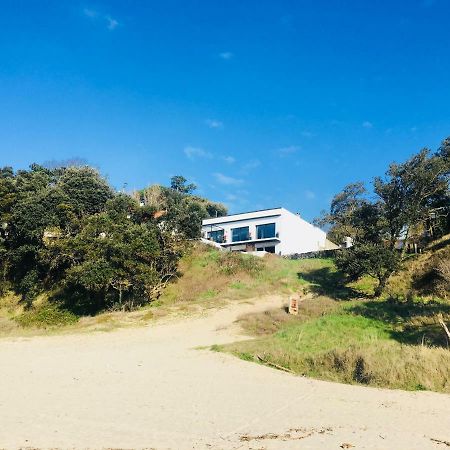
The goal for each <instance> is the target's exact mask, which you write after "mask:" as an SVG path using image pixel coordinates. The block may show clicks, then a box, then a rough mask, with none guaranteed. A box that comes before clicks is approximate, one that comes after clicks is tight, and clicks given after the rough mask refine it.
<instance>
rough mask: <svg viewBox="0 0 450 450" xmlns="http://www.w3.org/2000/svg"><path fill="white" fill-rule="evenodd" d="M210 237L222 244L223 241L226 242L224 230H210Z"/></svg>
mask: <svg viewBox="0 0 450 450" xmlns="http://www.w3.org/2000/svg"><path fill="white" fill-rule="evenodd" d="M208 238H209V239H210V240H211V241H214V242H219V243H220V244H221V243H222V242H224V240H225V239H224V230H216V231H210V232H209V233H208Z"/></svg>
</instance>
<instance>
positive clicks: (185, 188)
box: [170, 175, 197, 194]
mask: <svg viewBox="0 0 450 450" xmlns="http://www.w3.org/2000/svg"><path fill="white" fill-rule="evenodd" d="M186 183H187V180H186V178H184V177H183V176H182V175H175V176H173V177H172V178H171V179H170V188H171V189H173V190H174V191H177V192H180V193H181V194H192V192H194V191H195V190H196V189H197V186H196V185H195V184H194V183H190V184H186Z"/></svg>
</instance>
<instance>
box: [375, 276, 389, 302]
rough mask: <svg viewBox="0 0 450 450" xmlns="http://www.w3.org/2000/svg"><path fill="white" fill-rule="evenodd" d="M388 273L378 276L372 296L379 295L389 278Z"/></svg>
mask: <svg viewBox="0 0 450 450" xmlns="http://www.w3.org/2000/svg"><path fill="white" fill-rule="evenodd" d="M389 276H390V274H387V273H385V274H384V275H382V276H381V277H379V278H378V286H377V287H376V288H375V292H374V296H375V297H377V298H378V297H379V296H380V295H381V294H382V293H383V291H384V288H385V287H386V283H387V281H388V279H389Z"/></svg>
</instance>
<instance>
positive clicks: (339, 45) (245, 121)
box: [0, 0, 450, 219]
mask: <svg viewBox="0 0 450 450" xmlns="http://www.w3.org/2000/svg"><path fill="white" fill-rule="evenodd" d="M449 16H450V1H448V0H434V1H433V0H409V1H395V0H393V1H388V0H379V1H375V0H374V1H370V2H369V1H356V0H355V1H350V0H349V1H345V0H340V1H338V0H336V1H332V0H328V1H323V0H310V1H302V0H297V1H281V0H277V1H275V0H272V1H264V0H247V1H232V0H230V1H226V2H225V1H206V0H203V1H194V0H190V1H189V0H184V1H181V0H179V1H174V0H165V1H150V0H148V1H134V2H133V1H127V2H123V1H120V2H119V1H116V2H115V1H111V2H89V1H88V2H80V3H78V2H77V1H72V2H61V1H50V0H47V1H45V2H38V1H32V0H29V1H20V0H3V1H2V2H1V14H0V165H12V166H13V167H14V168H16V169H18V168H25V167H27V166H28V165H29V164H30V163H32V162H40V163H42V162H44V161H48V160H53V159H55V160H64V159H67V158H71V157H79V158H84V159H86V160H87V161H88V162H89V163H90V164H92V165H95V166H97V167H98V168H99V169H100V170H101V172H102V173H103V174H105V175H107V176H108V178H109V180H110V181H111V183H112V184H113V185H114V186H115V187H116V188H118V189H121V188H122V187H123V185H124V183H127V186H128V189H132V188H141V187H144V186H146V185H148V184H151V183H162V184H167V183H168V181H169V178H170V177H171V176H172V175H175V174H182V175H184V176H185V177H186V178H188V179H189V180H190V181H194V182H195V183H197V184H198V186H199V193H200V194H202V195H205V196H207V197H209V198H211V199H213V200H217V201H222V202H224V203H226V204H227V205H228V206H229V208H230V211H231V212H239V211H245V210H251V209H260V208H267V207H273V206H285V207H286V208H288V209H290V210H292V211H298V212H300V213H301V215H302V216H303V217H305V218H307V219H312V218H313V217H315V216H317V215H318V214H319V212H320V210H322V209H324V208H327V207H328V205H329V202H330V199H331V198H332V196H333V195H334V194H335V193H336V192H337V191H339V190H340V189H341V188H342V187H343V186H344V185H345V184H347V183H349V182H352V181H356V180H363V181H367V180H370V179H371V178H372V177H373V176H375V175H379V174H381V173H383V172H384V171H385V169H386V167H387V165H388V163H389V162H391V161H393V160H395V161H402V160H404V159H406V158H407V157H408V156H410V155H411V154H412V153H413V152H415V151H418V150H419V149H421V148H422V147H424V146H428V147H431V148H432V149H435V148H436V147H437V146H438V145H439V143H440V141H441V140H442V139H443V138H445V137H446V136H448V135H450V106H449V105H450V27H449V26H448V18H449Z"/></svg>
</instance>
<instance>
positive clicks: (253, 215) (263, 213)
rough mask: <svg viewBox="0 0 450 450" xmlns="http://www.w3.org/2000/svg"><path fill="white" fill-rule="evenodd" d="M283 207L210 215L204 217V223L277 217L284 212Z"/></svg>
mask: <svg viewBox="0 0 450 450" xmlns="http://www.w3.org/2000/svg"><path fill="white" fill-rule="evenodd" d="M282 211H283V208H282V207H278V208H268V209H257V210H255V211H248V212H243V213H238V214H230V215H228V216H219V217H210V218H209V219H204V220H203V222H202V224H203V225H212V224H221V223H231V222H240V221H243V220H248V219H257V218H262V217H267V218H268V217H276V216H280V215H281V214H282Z"/></svg>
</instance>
